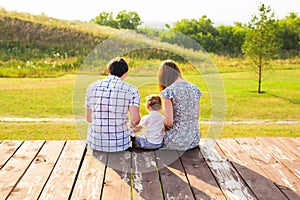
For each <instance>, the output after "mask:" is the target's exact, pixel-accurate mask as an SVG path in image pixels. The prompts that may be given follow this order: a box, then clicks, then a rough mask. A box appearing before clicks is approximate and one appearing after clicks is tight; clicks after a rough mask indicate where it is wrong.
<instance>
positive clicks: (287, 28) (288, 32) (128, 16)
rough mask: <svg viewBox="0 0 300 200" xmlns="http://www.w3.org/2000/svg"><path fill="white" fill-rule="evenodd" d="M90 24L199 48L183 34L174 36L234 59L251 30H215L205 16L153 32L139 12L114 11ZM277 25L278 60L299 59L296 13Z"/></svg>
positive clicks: (299, 28) (236, 27)
mask: <svg viewBox="0 0 300 200" xmlns="http://www.w3.org/2000/svg"><path fill="white" fill-rule="evenodd" d="M249 20H250V19H249ZM91 22H93V23H96V24H99V25H103V26H111V27H114V28H125V29H134V30H136V31H137V32H139V33H143V34H146V35H148V36H150V37H157V38H159V39H160V40H161V41H163V42H169V43H176V44H178V45H180V46H184V47H186V48H191V49H195V48H196V47H195V45H194V44H192V43H191V42H187V41H186V40H184V37H182V36H181V35H180V34H174V33H175V32H178V33H181V34H184V35H186V36H189V37H190V38H192V39H194V40H195V41H196V42H198V43H199V44H200V45H201V46H202V47H203V48H204V49H205V50H206V51H207V52H211V53H216V54H220V55H227V56H232V57H236V56H241V55H242V45H243V43H244V41H245V37H246V34H247V32H248V30H249V26H248V25H246V24H242V23H240V22H236V23H234V25H233V26H229V25H220V26H217V27H216V26H214V24H213V22H212V21H211V20H210V19H209V18H207V16H205V15H204V16H202V17H201V18H199V19H182V20H181V21H178V22H176V23H175V24H174V25H173V26H172V27H171V26H170V25H168V24H166V26H165V28H163V29H152V28H150V27H145V26H142V21H141V18H140V17H139V15H138V14H137V13H136V12H132V11H131V12H126V11H124V10H123V11H120V12H119V13H118V14H117V16H116V17H115V18H114V16H113V13H111V12H110V13H109V12H102V13H100V14H99V15H98V16H97V17H96V18H95V19H92V20H91ZM275 26H276V33H275V34H276V37H278V38H280V40H281V41H282V44H281V46H280V50H279V52H278V54H277V57H278V58H290V57H295V56H299V50H300V40H299V38H300V17H299V16H298V15H297V13H294V12H291V13H289V15H288V16H286V17H285V18H284V19H279V20H276V22H275ZM196 46H197V47H199V46H198V45H196Z"/></svg>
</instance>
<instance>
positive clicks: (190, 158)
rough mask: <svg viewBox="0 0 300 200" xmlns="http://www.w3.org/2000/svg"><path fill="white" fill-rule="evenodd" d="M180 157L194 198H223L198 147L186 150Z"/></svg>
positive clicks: (208, 199)
mask: <svg viewBox="0 0 300 200" xmlns="http://www.w3.org/2000/svg"><path fill="white" fill-rule="evenodd" d="M180 159H181V161H182V164H183V167H184V169H185V172H186V174H187V177H188V180H189V183H190V185H191V188H192V191H193V193H194V195H195V198H196V199H203V200H205V199H207V200H211V199H219V200H220V199H225V196H224V195H223V193H222V191H221V189H220V188H219V186H218V184H217V182H216V180H215V178H214V176H213V175H212V173H211V172H210V170H209V168H208V166H207V164H206V162H205V160H204V158H203V156H202V154H201V153H200V151H199V149H198V148H196V149H193V150H189V151H186V152H185V153H184V154H183V155H182V156H181V157H180Z"/></svg>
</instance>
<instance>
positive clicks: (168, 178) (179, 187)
mask: <svg viewBox="0 0 300 200" xmlns="http://www.w3.org/2000/svg"><path fill="white" fill-rule="evenodd" d="M156 157H157V164H158V168H159V171H160V176H161V182H162V189H163V194H164V198H165V199H194V195H193V193H192V190H191V188H190V186H189V183H188V180H187V177H186V176H185V172H184V169H183V166H182V164H181V162H180V159H179V155H178V152H177V151H169V150H158V151H156Z"/></svg>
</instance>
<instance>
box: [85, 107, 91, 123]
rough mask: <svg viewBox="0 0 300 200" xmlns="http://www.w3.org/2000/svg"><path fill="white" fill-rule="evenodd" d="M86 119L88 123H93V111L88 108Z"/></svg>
mask: <svg viewBox="0 0 300 200" xmlns="http://www.w3.org/2000/svg"><path fill="white" fill-rule="evenodd" d="M85 118H86V121H87V122H89V123H92V109H89V108H87V109H86V110H85Z"/></svg>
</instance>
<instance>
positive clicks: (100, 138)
mask: <svg viewBox="0 0 300 200" xmlns="http://www.w3.org/2000/svg"><path fill="white" fill-rule="evenodd" d="M129 106H140V95H139V92H138V90H137V88H136V87H134V86H132V85H130V84H128V83H126V82H124V81H122V80H121V79H120V78H118V77H117V76H113V75H109V76H108V77H107V78H105V79H103V80H99V81H96V82H94V83H92V84H91V85H89V86H88V88H87V90H86V99H85V108H86V109H91V110H92V123H90V124H89V128H88V139H87V143H88V145H89V146H90V147H91V148H92V149H94V150H98V151H105V152H116V151H123V150H126V149H127V148H129V146H130V137H129V131H130V130H129V127H128V109H129Z"/></svg>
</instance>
